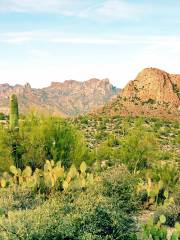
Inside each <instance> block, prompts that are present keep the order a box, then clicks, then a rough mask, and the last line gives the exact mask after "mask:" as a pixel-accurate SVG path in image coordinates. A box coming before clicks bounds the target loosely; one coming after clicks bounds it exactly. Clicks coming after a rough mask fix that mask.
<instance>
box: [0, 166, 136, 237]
mask: <svg viewBox="0 0 180 240" xmlns="http://www.w3.org/2000/svg"><path fill="white" fill-rule="evenodd" d="M135 185H136V180H135V179H134V177H133V176H131V175H130V174H129V173H128V172H127V171H126V170H125V169H124V168H122V167H116V168H113V169H110V170H107V171H106V172H105V173H104V174H103V175H102V176H101V177H100V178H99V177H98V178H97V179H96V181H95V182H94V185H92V186H91V187H89V188H87V190H80V191H79V190H76V191H75V190H69V191H67V192H64V193H63V194H61V195H60V196H59V195H57V194H56V195H54V196H51V198H50V199H49V200H47V201H46V202H45V203H44V204H42V205H41V206H38V207H37V208H35V209H28V210H26V211H24V210H23V211H22V210H21V211H13V212H9V213H8V218H7V217H6V216H3V217H1V218H0V228H1V229H2V231H1V232H0V239H1V238H2V239H6V238H8V237H9V239H29V240H30V239H39V240H40V239H43V240H45V239H69V240H70V239H71V240H90V239H94V240H97V239H98V240H104V239H107V240H135V239H136V235H135V233H136V224H135V219H134V217H133V215H134V214H135V212H136V211H137V207H138V201H137V198H136V196H135V195H134V188H135ZM110 189H112V192H111V190H110ZM2 227H3V228H2Z"/></svg>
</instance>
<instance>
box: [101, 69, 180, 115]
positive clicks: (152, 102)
mask: <svg viewBox="0 0 180 240" xmlns="http://www.w3.org/2000/svg"><path fill="white" fill-rule="evenodd" d="M98 112H101V113H104V114H110V115H117V114H119V115H122V116H127V115H130V116H140V115H142V116H150V117H164V118H169V119H180V75H176V74H169V73H167V72H165V71H162V70H160V69H157V68H146V69H144V70H142V71H141V72H140V73H139V74H138V75H137V77H136V78H135V80H133V81H130V82H129V83H128V84H127V85H126V86H125V88H124V89H122V91H121V92H120V93H119V94H118V96H117V97H116V98H115V99H113V100H112V101H111V102H110V103H108V104H106V105H105V106H104V107H103V108H102V109H100V110H99V111H98Z"/></svg>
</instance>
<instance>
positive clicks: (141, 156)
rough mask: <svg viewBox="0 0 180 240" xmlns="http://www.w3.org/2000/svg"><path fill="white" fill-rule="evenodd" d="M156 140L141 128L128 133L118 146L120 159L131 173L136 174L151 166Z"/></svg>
mask: <svg viewBox="0 0 180 240" xmlns="http://www.w3.org/2000/svg"><path fill="white" fill-rule="evenodd" d="M155 151H156V140H155V137H154V136H153V135H152V134H151V133H147V132H146V131H145V130H144V129H143V126H142V125H141V126H138V127H136V128H134V129H132V130H130V131H129V133H128V134H127V135H126V136H125V137H123V138H122V141H121V144H120V151H119V154H120V159H121V161H122V162H123V163H124V164H126V165H127V167H128V169H129V170H130V171H132V172H134V173H135V172H137V171H138V170H142V169H144V168H147V167H149V166H150V165H151V163H152V161H153V160H154V158H155Z"/></svg>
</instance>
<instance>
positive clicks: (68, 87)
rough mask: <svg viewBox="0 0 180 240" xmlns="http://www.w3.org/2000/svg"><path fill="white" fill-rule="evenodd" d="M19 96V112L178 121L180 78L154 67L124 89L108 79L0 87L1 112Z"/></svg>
mask: <svg viewBox="0 0 180 240" xmlns="http://www.w3.org/2000/svg"><path fill="white" fill-rule="evenodd" d="M12 93H15V94H16V95H17V97H18V101H19V106H20V112H22V113H26V112H27V111H29V109H31V108H34V109H36V110H38V111H41V112H43V113H51V114H55V115H61V116H77V115H79V114H84V113H88V112H91V113H93V114H94V113H98V114H107V115H122V116H150V117H163V118H168V119H180V75H176V74H168V73H167V72H165V71H162V70H160V69H157V68H146V69H144V70H142V71H141V72H140V73H139V74H138V75H137V77H136V78H135V80H133V81H129V83H128V84H127V85H126V86H125V88H124V89H122V90H120V89H118V88H116V87H114V86H113V85H112V84H111V83H110V82H109V80H108V79H103V80H99V79H96V78H94V79H90V80H88V81H84V82H79V81H75V80H67V81H64V82H63V83H60V82H52V83H51V86H49V87H46V88H42V89H35V88H31V86H30V84H28V83H27V84H26V85H25V86H21V85H15V86H10V85H9V84H0V112H3V113H6V114H8V111H9V97H10V95H11V94H12Z"/></svg>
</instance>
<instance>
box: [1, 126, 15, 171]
mask: <svg viewBox="0 0 180 240" xmlns="http://www.w3.org/2000/svg"><path fill="white" fill-rule="evenodd" d="M11 164H13V158H12V155H11V147H10V135H9V134H8V129H6V128H4V127H3V126H0V173H2V172H4V171H7V170H8V169H9V166H10V165H11Z"/></svg>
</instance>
